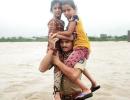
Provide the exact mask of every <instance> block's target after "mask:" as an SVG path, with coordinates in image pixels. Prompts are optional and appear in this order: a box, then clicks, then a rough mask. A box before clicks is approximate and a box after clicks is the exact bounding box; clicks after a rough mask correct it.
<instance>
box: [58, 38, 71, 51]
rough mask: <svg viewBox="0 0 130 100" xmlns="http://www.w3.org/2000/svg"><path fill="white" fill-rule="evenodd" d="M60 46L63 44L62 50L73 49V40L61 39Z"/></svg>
mask: <svg viewBox="0 0 130 100" xmlns="http://www.w3.org/2000/svg"><path fill="white" fill-rule="evenodd" d="M60 46H61V49H62V51H64V52H68V51H71V50H72V49H73V42H72V41H70V40H64V39H62V40H61V41H60Z"/></svg>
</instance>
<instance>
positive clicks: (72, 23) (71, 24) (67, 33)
mask: <svg viewBox="0 0 130 100" xmlns="http://www.w3.org/2000/svg"><path fill="white" fill-rule="evenodd" d="M75 27H76V21H70V22H69V26H68V30H67V31H59V32H58V34H59V35H64V36H70V35H71V34H72V33H73V32H74V30H75Z"/></svg>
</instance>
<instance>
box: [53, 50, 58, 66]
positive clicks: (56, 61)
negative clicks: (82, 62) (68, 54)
mask: <svg viewBox="0 0 130 100" xmlns="http://www.w3.org/2000/svg"><path fill="white" fill-rule="evenodd" d="M59 61H60V58H59V53H58V52H57V53H56V54H55V55H53V58H52V63H53V64H55V65H57V63H58V62H59Z"/></svg>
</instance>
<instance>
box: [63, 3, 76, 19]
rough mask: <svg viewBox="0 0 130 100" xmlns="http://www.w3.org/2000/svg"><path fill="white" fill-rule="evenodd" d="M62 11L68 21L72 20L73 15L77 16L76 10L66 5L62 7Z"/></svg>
mask: <svg viewBox="0 0 130 100" xmlns="http://www.w3.org/2000/svg"><path fill="white" fill-rule="evenodd" d="M62 10H63V13H64V15H65V17H66V18H67V19H70V18H71V17H72V16H73V15H75V12H76V11H75V9H73V8H72V7H71V6H70V5H68V4H65V5H62Z"/></svg>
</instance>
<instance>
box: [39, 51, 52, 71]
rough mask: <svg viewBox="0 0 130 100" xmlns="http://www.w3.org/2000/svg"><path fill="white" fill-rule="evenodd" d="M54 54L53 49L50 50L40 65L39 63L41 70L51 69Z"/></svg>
mask: <svg viewBox="0 0 130 100" xmlns="http://www.w3.org/2000/svg"><path fill="white" fill-rule="evenodd" d="M52 55H53V50H51V49H50V50H48V52H47V54H46V56H45V57H44V58H43V59H42V61H41V63H40V65H39V70H40V72H45V71H47V70H48V69H49V67H50V66H51V64H52V63H51V62H52Z"/></svg>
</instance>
